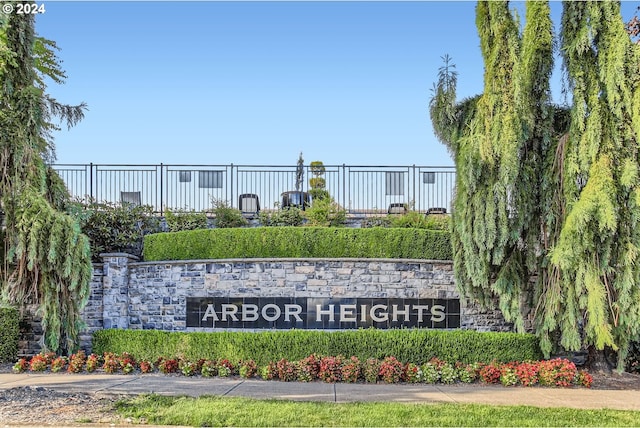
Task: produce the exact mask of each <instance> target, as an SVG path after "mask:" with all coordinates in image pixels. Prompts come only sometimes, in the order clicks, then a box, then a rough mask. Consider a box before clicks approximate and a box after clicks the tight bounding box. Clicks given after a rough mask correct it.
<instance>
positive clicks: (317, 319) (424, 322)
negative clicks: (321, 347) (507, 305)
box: [187, 297, 460, 330]
mask: <svg viewBox="0 0 640 428" xmlns="http://www.w3.org/2000/svg"><path fill="white" fill-rule="evenodd" d="M187 327H200V328H239V329H262V328H265V329H273V328H275V329H290V328H297V329H322V330H332V329H333V330H337V329H340V330H342V329H357V328H368V327H375V328H380V329H387V328H403V327H404V328H409V327H420V328H459V327H460V300H459V299H401V298H390V299H366V298H364V299H363V298H351V299H350V298H344V299H329V298H314V297H190V298H187Z"/></svg>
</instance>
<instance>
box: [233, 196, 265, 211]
mask: <svg viewBox="0 0 640 428" xmlns="http://www.w3.org/2000/svg"><path fill="white" fill-rule="evenodd" d="M238 208H239V209H240V211H241V212H242V214H258V213H259V212H260V199H259V198H258V195H256V194H254V193H244V194H242V195H240V196H238Z"/></svg>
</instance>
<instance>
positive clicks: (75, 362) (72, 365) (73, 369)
mask: <svg viewBox="0 0 640 428" xmlns="http://www.w3.org/2000/svg"><path fill="white" fill-rule="evenodd" d="M86 362H87V354H85V352H84V351H83V350H80V351H78V352H76V353H75V354H72V355H71V356H70V357H69V366H67V372H69V373H80V372H81V371H82V370H83V369H84V365H85V364H86Z"/></svg>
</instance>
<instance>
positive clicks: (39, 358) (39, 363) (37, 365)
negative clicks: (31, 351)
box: [29, 354, 49, 372]
mask: <svg viewBox="0 0 640 428" xmlns="http://www.w3.org/2000/svg"><path fill="white" fill-rule="evenodd" d="M48 366H49V363H48V361H47V358H46V357H45V356H44V354H37V355H34V356H33V357H31V360H30V361H29V370H31V371H32V372H43V371H45V370H46V369H47V367H48Z"/></svg>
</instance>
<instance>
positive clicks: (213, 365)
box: [200, 360, 218, 377]
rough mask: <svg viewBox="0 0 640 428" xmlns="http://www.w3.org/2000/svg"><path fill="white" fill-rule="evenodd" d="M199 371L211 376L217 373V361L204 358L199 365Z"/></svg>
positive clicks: (203, 374) (205, 375)
mask: <svg viewBox="0 0 640 428" xmlns="http://www.w3.org/2000/svg"><path fill="white" fill-rule="evenodd" d="M200 373H201V374H202V376H204V377H213V376H216V375H217V374H218V363H217V362H216V361H214V360H204V361H203V362H202V365H201V366H200Z"/></svg>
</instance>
